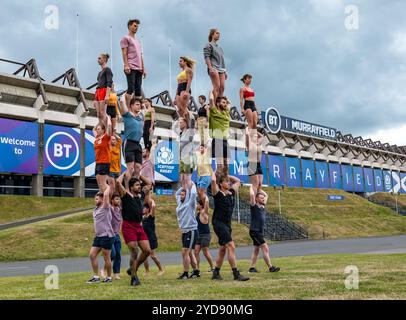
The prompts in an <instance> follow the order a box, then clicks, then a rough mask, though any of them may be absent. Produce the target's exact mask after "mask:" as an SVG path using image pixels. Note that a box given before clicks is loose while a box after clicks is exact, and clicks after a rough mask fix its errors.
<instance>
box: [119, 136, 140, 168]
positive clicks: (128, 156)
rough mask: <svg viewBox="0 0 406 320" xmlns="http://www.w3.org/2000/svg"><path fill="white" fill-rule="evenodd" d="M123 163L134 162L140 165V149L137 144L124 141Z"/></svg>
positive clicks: (131, 141)
mask: <svg viewBox="0 0 406 320" xmlns="http://www.w3.org/2000/svg"><path fill="white" fill-rule="evenodd" d="M123 149H124V157H125V163H129V162H135V163H139V164H142V148H141V145H140V143H139V142H137V141H133V140H125V142H124V145H123Z"/></svg>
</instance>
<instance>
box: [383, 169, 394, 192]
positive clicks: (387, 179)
mask: <svg viewBox="0 0 406 320" xmlns="http://www.w3.org/2000/svg"><path fill="white" fill-rule="evenodd" d="M383 189H384V191H385V192H392V175H391V173H390V171H389V170H383Z"/></svg>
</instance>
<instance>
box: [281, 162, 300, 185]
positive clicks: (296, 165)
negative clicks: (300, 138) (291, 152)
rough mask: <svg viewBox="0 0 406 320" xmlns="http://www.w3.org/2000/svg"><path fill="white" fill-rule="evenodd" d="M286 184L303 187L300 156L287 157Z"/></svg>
mask: <svg viewBox="0 0 406 320" xmlns="http://www.w3.org/2000/svg"><path fill="white" fill-rule="evenodd" d="M285 163H286V184H287V186H288V187H296V188H299V187H301V183H300V180H301V179H300V178H301V176H300V160H299V158H288V157H287V158H285Z"/></svg>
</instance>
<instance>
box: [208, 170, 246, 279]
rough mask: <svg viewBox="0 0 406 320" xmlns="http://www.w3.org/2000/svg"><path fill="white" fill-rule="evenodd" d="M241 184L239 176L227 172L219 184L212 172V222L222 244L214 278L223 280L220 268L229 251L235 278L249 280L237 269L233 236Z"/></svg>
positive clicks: (229, 259) (220, 178)
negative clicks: (236, 197) (236, 195)
mask: <svg viewBox="0 0 406 320" xmlns="http://www.w3.org/2000/svg"><path fill="white" fill-rule="evenodd" d="M240 184H241V183H240V180H239V179H238V178H236V177H232V176H228V175H225V174H222V175H220V177H219V180H218V184H217V179H216V174H215V173H213V174H212V180H211V190H212V194H213V199H214V211H213V220H212V224H213V229H214V232H215V233H216V235H217V237H218V240H219V245H220V248H219V253H218V257H217V261H216V267H215V269H214V271H213V277H212V279H213V280H222V277H221V275H220V268H221V266H222V265H223V261H224V257H225V255H226V253H228V262H229V263H230V266H231V269H232V270H233V275H234V280H237V281H247V280H249V278H247V277H244V276H243V275H242V274H240V272H239V271H238V269H237V263H236V257H235V244H234V241H233V239H232V237H231V232H232V229H231V217H232V215H233V211H234V206H235V194H236V193H237V192H238V188H239V187H240Z"/></svg>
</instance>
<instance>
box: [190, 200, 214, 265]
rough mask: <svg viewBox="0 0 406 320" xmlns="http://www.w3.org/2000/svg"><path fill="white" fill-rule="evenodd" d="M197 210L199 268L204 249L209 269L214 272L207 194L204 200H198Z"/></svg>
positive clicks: (196, 254) (197, 257) (196, 253)
mask: <svg viewBox="0 0 406 320" xmlns="http://www.w3.org/2000/svg"><path fill="white" fill-rule="evenodd" d="M196 211H197V216H196V221H197V230H198V231H199V237H198V238H197V241H196V247H195V256H196V262H197V269H198V270H200V251H203V254H204V256H205V257H206V260H207V262H208V263H209V265H210V270H209V271H210V272H213V271H214V267H213V259H212V257H211V255H210V251H209V247H210V241H211V234H210V221H209V199H208V198H207V196H205V199H204V201H202V200H199V201H198V202H197V205H196Z"/></svg>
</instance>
